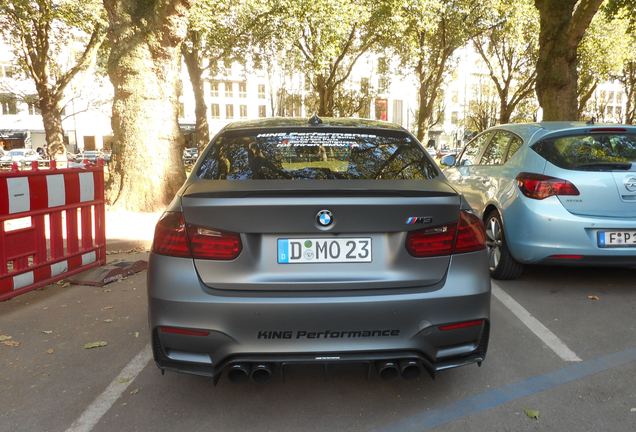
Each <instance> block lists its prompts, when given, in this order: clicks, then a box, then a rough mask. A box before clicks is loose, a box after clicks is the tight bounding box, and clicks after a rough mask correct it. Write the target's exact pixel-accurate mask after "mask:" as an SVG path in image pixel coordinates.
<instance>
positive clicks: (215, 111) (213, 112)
mask: <svg viewBox="0 0 636 432" xmlns="http://www.w3.org/2000/svg"><path fill="white" fill-rule="evenodd" d="M210 117H212V118H213V119H218V118H221V108H220V107H219V104H215V103H213V104H212V105H210Z"/></svg>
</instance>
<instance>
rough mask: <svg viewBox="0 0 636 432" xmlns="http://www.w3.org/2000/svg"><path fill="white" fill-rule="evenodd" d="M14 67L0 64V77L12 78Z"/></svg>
mask: <svg viewBox="0 0 636 432" xmlns="http://www.w3.org/2000/svg"><path fill="white" fill-rule="evenodd" d="M14 75H15V68H14V67H13V66H11V65H7V64H5V65H0V78H13V76H14Z"/></svg>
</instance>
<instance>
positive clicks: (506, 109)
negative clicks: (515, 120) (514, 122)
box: [499, 93, 515, 124]
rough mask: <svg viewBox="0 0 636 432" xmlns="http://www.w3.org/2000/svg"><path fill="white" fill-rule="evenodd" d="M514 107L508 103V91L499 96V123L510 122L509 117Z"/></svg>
mask: <svg viewBox="0 0 636 432" xmlns="http://www.w3.org/2000/svg"><path fill="white" fill-rule="evenodd" d="M514 108H515V107H513V106H510V104H509V103H508V93H505V94H503V95H501V96H500V99H499V124H506V123H510V117H511V116H512V111H513V110H514Z"/></svg>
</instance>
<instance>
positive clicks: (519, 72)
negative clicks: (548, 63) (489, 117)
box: [473, 0, 539, 123]
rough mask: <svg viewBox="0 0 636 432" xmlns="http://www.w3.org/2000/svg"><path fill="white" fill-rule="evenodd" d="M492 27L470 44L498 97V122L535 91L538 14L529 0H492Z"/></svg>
mask: <svg viewBox="0 0 636 432" xmlns="http://www.w3.org/2000/svg"><path fill="white" fill-rule="evenodd" d="M491 1H492V8H493V12H494V17H493V18H494V20H495V22H496V24H495V25H493V26H492V27H490V28H488V29H487V30H486V31H485V32H484V33H483V34H482V35H479V36H477V37H475V38H473V42H474V44H475V47H476V49H477V51H478V52H479V54H480V55H481V57H482V59H483V60H484V62H485V63H486V66H487V67H488V71H489V73H490V77H491V79H492V81H493V83H494V85H495V88H496V90H497V95H498V98H499V101H500V103H499V106H500V107H501V111H502V112H500V113H499V116H500V121H501V123H507V122H509V121H510V118H511V116H512V115H513V112H514V110H515V109H516V107H517V106H518V105H519V104H520V103H521V102H522V101H524V100H525V99H527V98H529V97H531V95H532V93H533V92H534V82H535V78H536V62H537V56H538V49H539V14H538V12H537V10H536V8H535V7H534V2H533V1H532V0H491Z"/></svg>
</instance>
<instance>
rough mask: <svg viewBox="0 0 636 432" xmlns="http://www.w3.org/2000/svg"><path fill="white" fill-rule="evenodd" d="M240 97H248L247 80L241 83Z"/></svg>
mask: <svg viewBox="0 0 636 432" xmlns="http://www.w3.org/2000/svg"><path fill="white" fill-rule="evenodd" d="M239 97H242V98H246V97H247V83H246V82H245V81H243V82H240V83H239Z"/></svg>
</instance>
